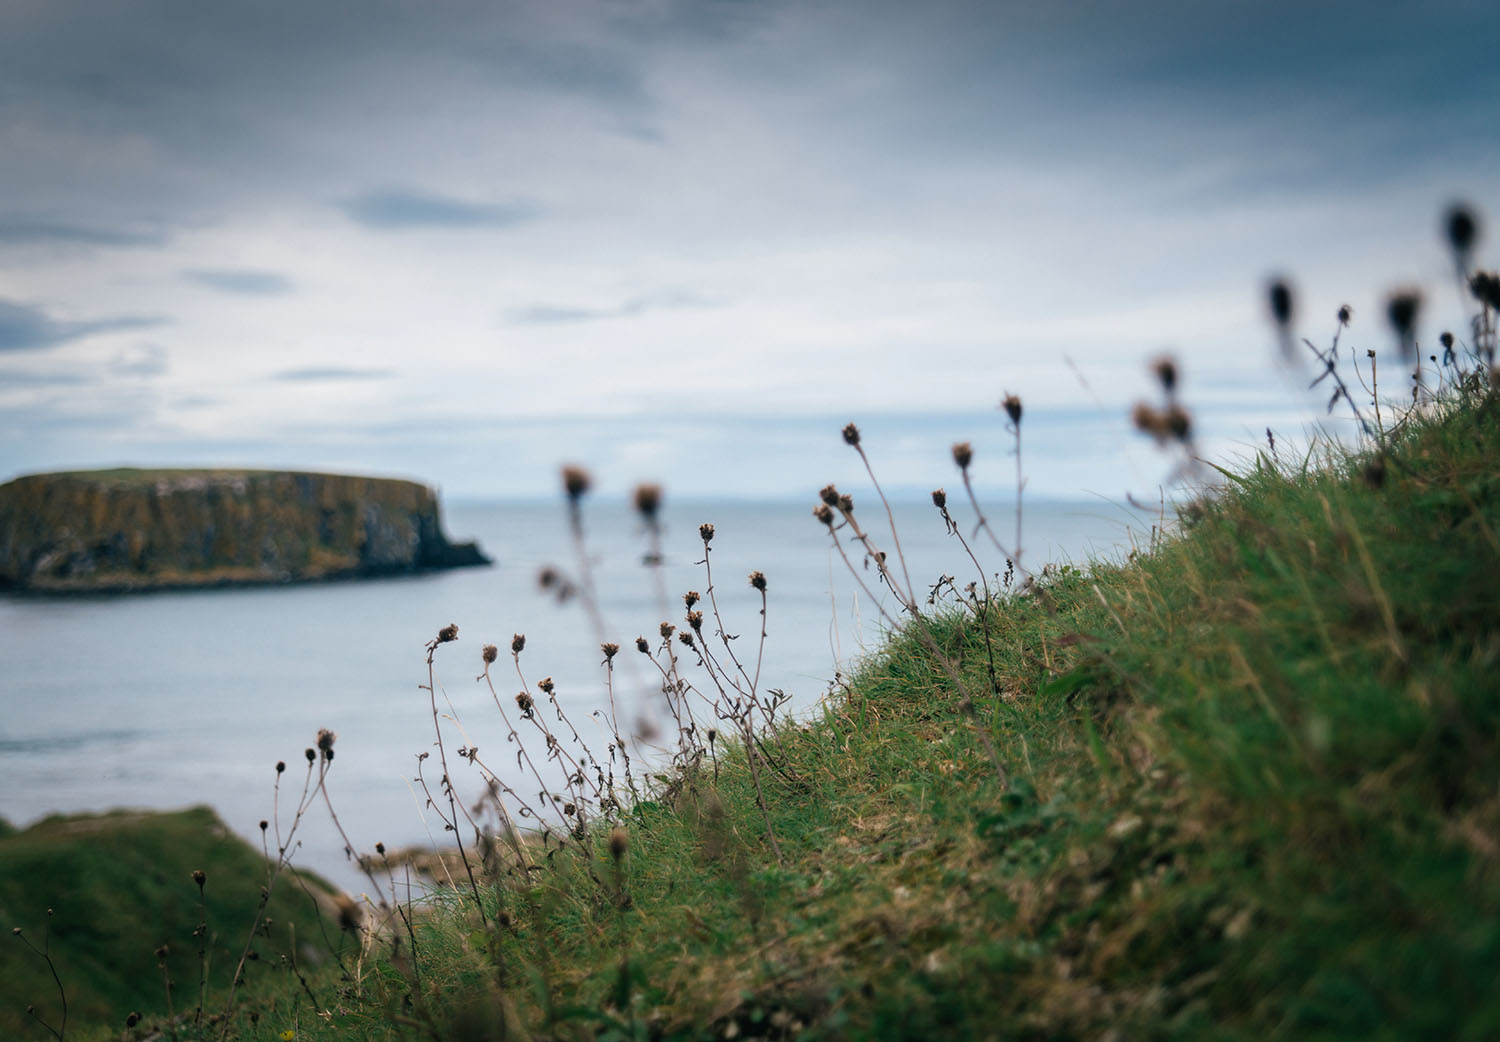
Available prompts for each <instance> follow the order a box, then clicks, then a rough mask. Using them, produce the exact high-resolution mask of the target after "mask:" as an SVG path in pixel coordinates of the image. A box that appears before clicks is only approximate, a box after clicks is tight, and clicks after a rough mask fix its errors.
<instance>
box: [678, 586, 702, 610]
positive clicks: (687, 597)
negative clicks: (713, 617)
mask: <svg viewBox="0 0 1500 1042" xmlns="http://www.w3.org/2000/svg"><path fill="white" fill-rule="evenodd" d="M701 599H702V598H700V597H699V596H698V591H697V590H689V591H688V592H687V593H685V594H683V595H682V603H683V604H686V605H687V606H688V607H689V608H691V607H692V606H693V605H695V604H697V603H698V601H699V600H701Z"/></svg>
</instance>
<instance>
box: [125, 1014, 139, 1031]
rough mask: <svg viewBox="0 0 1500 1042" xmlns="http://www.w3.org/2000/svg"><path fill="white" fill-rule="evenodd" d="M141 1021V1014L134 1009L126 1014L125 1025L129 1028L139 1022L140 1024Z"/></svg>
mask: <svg viewBox="0 0 1500 1042" xmlns="http://www.w3.org/2000/svg"><path fill="white" fill-rule="evenodd" d="M140 1022H141V1015H140V1014H139V1013H137V1012H135V1011H134V1010H132V1011H131V1012H130V1013H128V1014H126V1016H125V1026H126V1027H127V1028H133V1027H135V1026H136V1025H137V1024H139V1023H140Z"/></svg>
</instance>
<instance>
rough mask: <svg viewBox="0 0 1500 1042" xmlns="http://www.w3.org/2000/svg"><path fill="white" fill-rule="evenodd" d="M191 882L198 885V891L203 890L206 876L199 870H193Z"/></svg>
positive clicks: (206, 880) (206, 879)
mask: <svg viewBox="0 0 1500 1042" xmlns="http://www.w3.org/2000/svg"><path fill="white" fill-rule="evenodd" d="M193 882H195V883H197V884H198V889H199V890H202V889H203V884H204V883H206V882H208V875H207V874H206V873H205V872H204V871H203V869H201V868H195V869H193Z"/></svg>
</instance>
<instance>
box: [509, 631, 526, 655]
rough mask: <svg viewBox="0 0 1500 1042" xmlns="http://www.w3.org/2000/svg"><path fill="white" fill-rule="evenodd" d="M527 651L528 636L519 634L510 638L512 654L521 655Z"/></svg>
mask: <svg viewBox="0 0 1500 1042" xmlns="http://www.w3.org/2000/svg"><path fill="white" fill-rule="evenodd" d="M525 649H526V634H524V633H517V634H514V635H513V636H512V637H511V638H510V653H511V654H512V655H519V654H520V653H521V652H522V651H524V650H525Z"/></svg>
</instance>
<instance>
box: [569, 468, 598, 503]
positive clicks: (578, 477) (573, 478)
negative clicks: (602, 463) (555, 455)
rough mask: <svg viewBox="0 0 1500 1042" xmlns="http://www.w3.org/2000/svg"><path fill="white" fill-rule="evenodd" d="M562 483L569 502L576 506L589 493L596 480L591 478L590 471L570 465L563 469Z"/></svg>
mask: <svg viewBox="0 0 1500 1042" xmlns="http://www.w3.org/2000/svg"><path fill="white" fill-rule="evenodd" d="M562 483H563V491H564V492H566V493H567V496H568V502H570V503H574V504H576V503H577V502H578V501H579V500H580V499H582V498H583V497H584V496H585V495H586V494H587V493H588V490H589V486H590V485H592V484H593V483H594V479H593V478H591V477H589V472H588V471H586V470H584V469H583V468H582V467H579V466H575V465H573V464H571V463H570V464H568V465H567V466H566V467H563V469H562Z"/></svg>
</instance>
